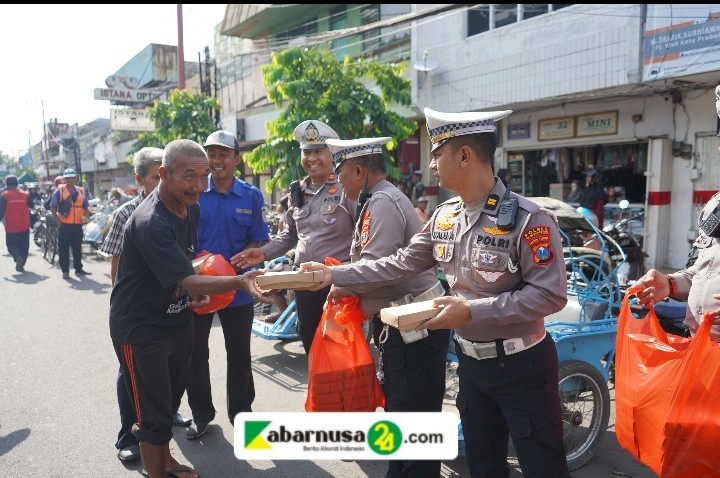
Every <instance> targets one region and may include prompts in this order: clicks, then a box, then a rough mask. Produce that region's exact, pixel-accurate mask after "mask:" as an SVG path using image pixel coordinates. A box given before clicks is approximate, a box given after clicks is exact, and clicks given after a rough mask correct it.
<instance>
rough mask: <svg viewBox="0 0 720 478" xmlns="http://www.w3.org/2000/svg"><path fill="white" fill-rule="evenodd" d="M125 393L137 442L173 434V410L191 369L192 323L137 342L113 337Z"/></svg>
mask: <svg viewBox="0 0 720 478" xmlns="http://www.w3.org/2000/svg"><path fill="white" fill-rule="evenodd" d="M113 347H114V348H115V353H116V354H117V357H118V360H120V367H121V369H122V373H123V378H124V379H125V388H126V393H127V394H128V395H129V397H130V401H131V403H132V404H133V409H134V410H135V413H136V415H137V418H138V423H137V425H135V426H133V433H134V434H135V437H136V438H137V440H138V441H140V442H149V443H153V444H155V445H164V444H166V443H168V442H169V441H170V439H171V438H172V426H173V414H174V413H175V411H177V409H178V407H179V406H180V401H181V400H182V396H183V393H185V387H186V385H187V379H188V375H189V373H190V358H191V356H190V351H191V350H192V347H193V324H192V323H191V322H189V321H188V322H187V323H185V324H182V325H179V326H177V327H176V328H168V329H167V330H166V333H165V334H164V336H163V338H162V339H160V340H151V341H144V342H137V343H119V342H115V341H113Z"/></svg>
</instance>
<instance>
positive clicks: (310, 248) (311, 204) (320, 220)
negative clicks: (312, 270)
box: [262, 174, 353, 265]
mask: <svg viewBox="0 0 720 478" xmlns="http://www.w3.org/2000/svg"><path fill="white" fill-rule="evenodd" d="M301 184H302V195H303V205H302V207H296V206H294V205H289V207H288V210H287V211H286V212H285V221H286V223H287V226H286V227H285V229H283V231H282V232H281V233H280V234H278V235H277V236H276V237H275V238H274V239H273V240H272V241H270V242H268V243H267V244H264V245H263V246H262V250H263V252H264V253H265V258H266V259H268V260H269V259H274V258H276V257H279V256H281V255H282V254H285V253H286V252H288V251H289V250H290V249H292V248H293V247H294V248H295V265H299V264H302V263H303V262H309V261H317V262H325V258H326V257H334V258H335V259H337V260H339V261H340V262H348V261H349V260H350V255H349V251H350V241H351V240H352V231H353V216H352V214H351V213H350V212H349V211H348V209H347V207H346V206H345V204H344V203H343V200H342V197H343V187H342V184H340V182H339V181H338V180H337V176H336V175H335V174H331V175H330V176H329V177H328V179H327V181H326V182H325V184H323V185H322V186H320V188H319V189H318V190H317V191H313V190H312V189H310V187H309V186H310V184H311V183H310V177H306V178H305V179H303V181H302V182H301Z"/></svg>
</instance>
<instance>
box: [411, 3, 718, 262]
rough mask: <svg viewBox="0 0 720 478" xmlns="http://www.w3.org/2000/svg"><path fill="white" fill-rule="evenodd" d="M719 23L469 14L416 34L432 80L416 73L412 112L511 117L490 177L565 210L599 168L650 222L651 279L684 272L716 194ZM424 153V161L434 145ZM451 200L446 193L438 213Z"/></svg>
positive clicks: (695, 11)
mask: <svg viewBox="0 0 720 478" xmlns="http://www.w3.org/2000/svg"><path fill="white" fill-rule="evenodd" d="M418 7H419V8H429V7H431V6H425V5H422V6H418ZM717 12H720V5H710V4H708V5H687V6H686V5H681V4H676V5H664V4H657V5H645V4H628V5H616V4H605V5H588V4H567V5H553V4H531V5H530V4H525V5H522V4H503V5H499V4H490V5H477V6H472V7H468V8H467V9H465V10H464V11H462V12H458V13H457V14H454V15H448V16H446V17H445V18H444V19H443V20H442V24H441V22H440V21H439V20H438V21H437V22H426V23H423V24H417V25H416V26H415V28H414V31H413V37H412V38H413V40H412V41H413V53H412V54H413V57H414V61H415V62H423V61H424V62H426V63H428V62H429V64H430V65H431V68H420V69H416V81H413V98H414V103H416V104H417V105H419V106H420V105H422V106H429V107H431V108H434V109H438V110H442V111H470V110H477V111H482V110H503V109H511V110H513V114H512V115H510V116H509V117H508V118H507V119H506V120H504V121H503V124H502V125H501V129H500V132H499V133H500V147H499V148H498V151H497V154H496V162H495V164H496V168H508V169H510V170H511V171H512V173H513V178H512V183H511V184H512V188H513V189H514V190H515V191H516V192H519V193H522V194H524V195H527V196H545V195H549V196H555V197H558V198H564V197H565V196H566V194H567V191H568V190H569V187H570V182H571V181H572V180H573V179H576V178H579V177H582V175H581V173H580V171H582V170H586V169H589V168H594V169H596V170H597V171H598V172H600V173H601V178H602V181H603V183H604V185H605V186H606V187H607V186H614V187H615V189H616V190H618V191H620V192H621V194H622V195H623V196H624V197H625V198H627V199H628V200H629V201H630V202H631V203H632V205H633V207H634V208H635V209H640V210H644V213H645V228H644V232H643V235H644V247H645V251H646V252H647V254H648V256H649V257H648V258H647V266H648V267H659V268H682V267H684V265H685V262H686V259H687V254H688V252H689V250H690V241H692V240H693V239H694V237H695V235H696V233H697V216H698V214H699V210H700V208H701V207H702V205H703V204H704V202H705V201H707V199H709V197H710V196H711V195H712V194H714V192H716V191H717V190H718V189H720V168H718V166H717V164H718V155H719V154H720V153H719V152H718V146H720V141H719V140H718V138H717V130H718V119H717V114H716V111H715V97H714V88H715V86H716V85H717V84H718V83H720V71H718V70H720V49H717V48H716V47H715V48H713V47H714V46H715V45H717V46H720V41H718V40H715V35H714V34H713V33H712V32H714V31H715V29H718V28H719V27H720V20H718V19H717ZM421 141H422V146H421V151H429V147H428V144H427V143H428V138H427V135H423V136H422V137H421ZM428 159H429V158H423V160H424V162H425V165H426V162H427V160H428ZM447 197H449V193H447V192H444V191H442V190H440V191H438V200H439V201H442V200H444V199H445V198H447ZM607 209H608V208H606V210H607ZM610 210H611V211H612V207H610Z"/></svg>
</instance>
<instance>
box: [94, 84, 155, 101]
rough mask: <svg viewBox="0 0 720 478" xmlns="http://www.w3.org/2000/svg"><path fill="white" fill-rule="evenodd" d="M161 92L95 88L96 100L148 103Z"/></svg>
mask: <svg viewBox="0 0 720 478" xmlns="http://www.w3.org/2000/svg"><path fill="white" fill-rule="evenodd" d="M161 94H162V92H159V91H155V90H147V89H145V90H143V89H138V90H121V89H116V88H95V99H96V100H107V101H114V102H116V103H149V102H151V101H152V100H154V99H155V98H158V97H159V96H160V95H161Z"/></svg>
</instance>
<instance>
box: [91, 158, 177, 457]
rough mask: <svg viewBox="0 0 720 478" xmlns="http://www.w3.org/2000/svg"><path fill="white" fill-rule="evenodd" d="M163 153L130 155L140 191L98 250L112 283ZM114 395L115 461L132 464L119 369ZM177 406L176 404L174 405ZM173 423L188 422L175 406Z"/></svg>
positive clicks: (129, 420) (129, 412)
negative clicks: (126, 237)
mask: <svg viewBox="0 0 720 478" xmlns="http://www.w3.org/2000/svg"><path fill="white" fill-rule="evenodd" d="M162 157H163V150H162V149H160V148H152V147H145V148H142V149H141V150H140V151H138V152H137V153H135V156H133V165H134V167H135V182H136V183H137V184H138V186H140V192H139V194H138V195H137V197H135V198H134V199H132V200H131V201H129V202H126V203H125V204H123V205H122V206H120V207H119V208H118V209H117V210H116V211H115V212H114V213H113V218H112V224H111V226H110V231H109V232H108V234H107V237H106V238H105V240H104V241H103V243H102V246H101V248H100V250H101V251H102V252H104V253H105V254H107V255H109V256H110V257H111V259H110V277H111V279H112V283H113V284H115V277H116V275H117V268H118V262H119V261H120V253H121V252H122V239H123V231H124V230H125V223H126V222H127V220H128V219H129V218H130V215H131V214H132V213H133V211H135V208H137V207H138V205H139V204H140V203H141V202H142V201H143V200H144V199H145V198H146V197H147V196H148V194H150V193H151V192H153V191H154V190H155V187H156V186H157V185H158V183H159V182H160V172H159V169H160V165H161V164H162ZM116 388H117V396H118V406H119V408H120V431H119V432H118V439H117V441H116V442H115V448H117V449H118V454H117V456H118V458H119V459H120V460H121V461H133V460H136V459H138V458H140V448H139V445H138V441H137V438H135V435H133V434H132V426H133V424H134V423H136V422H137V417H136V416H135V410H133V407H132V403H131V402H130V397H129V396H128V393H127V389H126V388H125V381H124V380H123V376H122V369H121V370H120V373H118V377H117V387H116ZM179 405H180V404H179V403H178V406H179ZM174 410H175V411H176V413H175V417H174V420H173V423H174V424H175V425H182V426H187V425H189V424H190V420H186V419H185V418H183V417H182V416H181V415H180V414H179V413H177V407H175V408H174Z"/></svg>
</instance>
